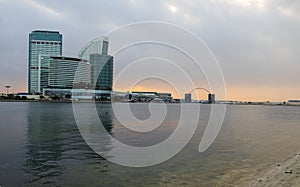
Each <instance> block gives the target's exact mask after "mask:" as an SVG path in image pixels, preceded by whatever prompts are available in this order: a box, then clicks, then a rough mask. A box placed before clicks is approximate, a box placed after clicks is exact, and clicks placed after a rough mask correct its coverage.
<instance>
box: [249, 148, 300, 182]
mask: <svg viewBox="0 0 300 187" xmlns="http://www.w3.org/2000/svg"><path fill="white" fill-rule="evenodd" d="M243 186H249V187H254V186H255V187H272V186H274V187H277V186H287V187H299V186H300V153H297V154H295V155H294V156H292V157H291V158H288V159H287V160H285V161H284V162H283V163H278V164H277V165H274V166H272V168H270V169H269V170H266V171H265V172H264V173H261V174H260V176H257V177H256V178H255V179H254V180H252V181H249V182H247V183H246V184H245V185H243Z"/></svg>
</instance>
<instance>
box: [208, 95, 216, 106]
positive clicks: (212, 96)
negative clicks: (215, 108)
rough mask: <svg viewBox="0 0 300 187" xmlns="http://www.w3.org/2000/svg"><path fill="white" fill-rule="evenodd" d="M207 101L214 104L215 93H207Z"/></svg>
mask: <svg viewBox="0 0 300 187" xmlns="http://www.w3.org/2000/svg"><path fill="white" fill-rule="evenodd" d="M208 103H210V104H214V103H216V95H215V94H211V93H210V94H208Z"/></svg>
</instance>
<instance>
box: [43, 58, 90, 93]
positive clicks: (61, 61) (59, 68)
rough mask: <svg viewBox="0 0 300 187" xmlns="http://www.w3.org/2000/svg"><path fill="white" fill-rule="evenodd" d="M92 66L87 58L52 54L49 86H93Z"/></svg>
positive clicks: (66, 87) (60, 87)
mask: <svg viewBox="0 0 300 187" xmlns="http://www.w3.org/2000/svg"><path fill="white" fill-rule="evenodd" d="M91 71H92V66H91V64H90V63H89V62H88V61H87V60H83V59H80V58H73V57H62V56H57V57H56V56H51V57H50V61H49V75H48V85H47V87H48V88H58V89H72V88H91Z"/></svg>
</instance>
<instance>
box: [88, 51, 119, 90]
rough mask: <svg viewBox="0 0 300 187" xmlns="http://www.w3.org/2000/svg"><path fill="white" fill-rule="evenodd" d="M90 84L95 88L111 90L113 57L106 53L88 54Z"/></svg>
mask: <svg viewBox="0 0 300 187" xmlns="http://www.w3.org/2000/svg"><path fill="white" fill-rule="evenodd" d="M89 61H90V63H91V65H92V76H91V77H92V80H91V81H92V86H93V87H94V89H95V90H112V88H113V57H112V56H109V55H106V54H97V53H95V54H90V57H89Z"/></svg>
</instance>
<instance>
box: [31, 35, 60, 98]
mask: <svg viewBox="0 0 300 187" xmlns="http://www.w3.org/2000/svg"><path fill="white" fill-rule="evenodd" d="M50 55H55V56H62V34H60V33H59V32H57V31H40V30H37V31H32V32H31V33H30V34H29V52H28V93H32V94H34V93H41V92H42V89H43V85H44V84H46V82H47V81H48V76H47V74H48V71H49V64H48V63H49V60H47V59H49V56H50ZM47 57H48V58H47Z"/></svg>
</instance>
